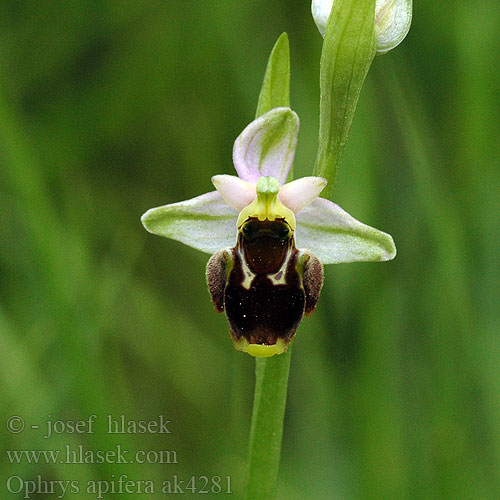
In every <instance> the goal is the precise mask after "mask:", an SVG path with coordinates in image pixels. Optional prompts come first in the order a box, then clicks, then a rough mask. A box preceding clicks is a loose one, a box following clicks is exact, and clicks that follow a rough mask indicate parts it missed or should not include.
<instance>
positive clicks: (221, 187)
mask: <svg viewBox="0 0 500 500" xmlns="http://www.w3.org/2000/svg"><path fill="white" fill-rule="evenodd" d="M212 184H213V185H214V186H215V188H216V189H217V191H219V193H220V195H221V196H222V198H224V201H225V202H226V203H227V204H228V205H231V206H232V207H233V208H235V209H236V210H238V212H241V210H243V209H244V208H245V207H246V206H247V205H250V203H252V201H253V200H255V197H256V196H257V194H256V192H255V184H251V183H250V182H246V181H244V180H243V179H240V178H239V177H236V176H235V175H214V176H213V177H212Z"/></svg>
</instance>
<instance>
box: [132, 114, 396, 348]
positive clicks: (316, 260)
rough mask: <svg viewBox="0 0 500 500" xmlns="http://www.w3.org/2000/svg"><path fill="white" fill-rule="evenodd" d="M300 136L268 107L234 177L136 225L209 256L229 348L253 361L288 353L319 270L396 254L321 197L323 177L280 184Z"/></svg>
mask: <svg viewBox="0 0 500 500" xmlns="http://www.w3.org/2000/svg"><path fill="white" fill-rule="evenodd" d="M298 129H299V119H298V116H297V115H296V114H295V113H294V112H293V111H292V110H291V109H289V108H275V109H272V110H271V111H269V112H268V113H266V114H264V115H262V116H260V117H259V118H257V119H256V120H254V121H253V122H252V123H250V124H249V125H248V126H247V127H246V128H245V130H243V132H242V133H241V134H240V136H239V137H238V138H237V139H236V141H235V143H234V148H233V162H234V166H235V169H236V172H237V174H238V176H237V177H236V176H232V175H216V176H214V177H212V182H213V184H214V186H215V188H216V190H215V191H212V192H209V193H206V194H202V195H201V196H197V197H196V198H193V199H191V200H187V201H182V202H179V203H173V204H170V205H165V206H162V207H157V208H152V209H151V210H148V211H147V212H146V213H145V214H144V215H143V216H142V219H141V220H142V223H143V225H144V227H145V228H146V229H147V230H148V231H149V232H151V233H154V234H157V235H160V236H164V237H167V238H172V239H175V240H178V241H180V242H182V243H184V244H186V245H189V246H191V247H193V248H196V249H198V250H201V251H202V252H206V253H209V254H213V255H212V257H211V258H210V260H209V262H208V265H207V273H206V274H207V282H208V288H209V292H210V295H211V298H212V301H213V303H214V305H215V308H216V310H217V311H218V312H225V313H226V317H227V320H228V323H229V330H230V333H231V336H232V339H233V342H234V345H235V347H236V348H237V349H238V350H241V351H244V352H247V353H249V354H251V355H253V356H258V357H268V356H272V355H274V354H281V353H283V352H285V351H286V349H287V347H288V345H289V344H290V342H291V341H292V339H293V337H294V335H295V332H296V330H297V327H298V326H299V324H300V322H301V320H302V318H303V316H304V315H306V316H307V315H309V314H311V313H312V312H313V311H314V309H315V307H316V304H317V303H318V298H319V294H320V291H321V287H322V284H323V264H337V263H342V262H361V261H385V260H390V259H392V258H394V256H395V254H396V249H395V246H394V242H393V240H392V238H391V236H390V235H388V234H386V233H383V232H381V231H379V230H377V229H374V228H372V227H369V226H367V225H365V224H362V223H361V222H359V221H357V220H356V219H354V218H353V217H351V216H350V215H349V214H348V213H346V212H345V211H344V210H342V209H341V208H340V207H339V206H338V205H336V204H335V203H333V202H331V201H329V200H326V199H323V198H319V194H320V193H321V191H322V189H323V188H324V187H325V185H326V180H325V179H322V178H320V177H304V178H301V179H297V180H294V181H292V182H289V183H286V179H287V177H288V174H289V171H290V168H291V166H292V163H293V157H294V153H295V147H296V144H297V134H298Z"/></svg>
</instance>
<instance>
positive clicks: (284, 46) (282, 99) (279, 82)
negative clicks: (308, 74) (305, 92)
mask: <svg viewBox="0 0 500 500" xmlns="http://www.w3.org/2000/svg"><path fill="white" fill-rule="evenodd" d="M280 107H290V44H289V42H288V35H287V34H286V33H282V34H281V36H280V37H279V38H278V40H277V41H276V43H275V44H274V47H273V50H272V51H271V55H270V56H269V61H268V63H267V67H266V73H265V74H264V81H263V83H262V88H261V91H260V94H259V103H258V105H257V113H256V114H255V117H256V118H257V117H259V116H260V115H263V114H264V113H267V112H268V111H270V110H271V109H273V108H280Z"/></svg>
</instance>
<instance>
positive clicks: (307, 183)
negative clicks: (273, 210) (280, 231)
mask: <svg viewBox="0 0 500 500" xmlns="http://www.w3.org/2000/svg"><path fill="white" fill-rule="evenodd" d="M326 184H327V181H326V179H323V177H312V176H311V177H302V178H301V179H297V180H295V181H292V182H289V183H288V184H285V185H284V186H283V187H282V188H281V189H280V194H279V195H278V198H279V199H280V200H281V201H282V203H283V204H284V205H286V206H287V207H288V208H289V209H290V210H292V211H293V212H294V213H296V214H298V213H299V212H300V211H301V210H304V208H306V207H307V206H308V205H310V204H311V203H312V202H313V201H314V200H315V199H316V198H317V197H318V196H319V194H320V193H321V191H323V188H324V187H325V186H326Z"/></svg>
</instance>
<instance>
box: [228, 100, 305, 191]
mask: <svg viewBox="0 0 500 500" xmlns="http://www.w3.org/2000/svg"><path fill="white" fill-rule="evenodd" d="M298 132H299V117H298V116H297V114H296V113H294V112H293V111H292V110H291V109H290V108H274V109H272V110H271V111H268V112H267V113H265V114H263V115H262V116H259V118H257V119H256V120H254V121H253V122H252V123H250V124H249V125H248V126H247V127H246V128H245V130H243V132H242V133H241V134H240V135H239V136H238V138H237V139H236V141H235V143H234V148H233V162H234V167H235V169H236V172H238V176H239V177H240V178H241V179H243V180H244V181H247V182H251V183H253V184H255V183H256V182H257V180H258V179H259V177H262V176H270V177H276V179H278V181H279V183H280V184H283V183H285V182H286V178H287V176H288V172H289V171H290V167H291V166H292V163H293V157H294V154H295V147H296V146H297V134H298Z"/></svg>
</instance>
